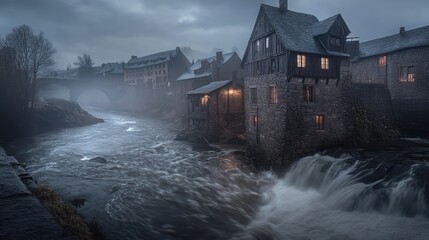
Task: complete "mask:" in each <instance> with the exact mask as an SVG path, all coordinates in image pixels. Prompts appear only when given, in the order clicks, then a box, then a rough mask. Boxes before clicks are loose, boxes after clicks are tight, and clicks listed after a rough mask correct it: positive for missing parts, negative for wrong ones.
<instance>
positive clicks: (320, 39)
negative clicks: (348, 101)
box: [243, 0, 350, 167]
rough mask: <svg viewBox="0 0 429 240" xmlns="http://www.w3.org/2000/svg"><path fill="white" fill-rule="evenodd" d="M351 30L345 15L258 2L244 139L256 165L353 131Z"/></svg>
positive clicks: (248, 61)
mask: <svg viewBox="0 0 429 240" xmlns="http://www.w3.org/2000/svg"><path fill="white" fill-rule="evenodd" d="M349 34H350V30H349V28H348V26H347V24H346V23H345V21H344V19H343V18H342V16H341V15H340V14H338V15H335V16H333V17H330V18H328V19H325V20H323V21H319V20H318V19H317V18H316V17H315V16H313V15H309V14H305V13H299V12H295V11H291V10H289V9H288V1H287V0H280V1H279V7H273V6H268V5H264V4H262V5H261V7H260V10H259V14H258V17H257V19H256V23H255V26H254V29H253V31H252V34H251V37H250V39H249V42H248V45H247V49H246V52H245V55H244V57H243V66H244V69H245V74H246V75H245V80H244V85H245V112H246V113H245V114H246V115H245V121H246V138H247V142H248V147H249V149H252V150H254V151H255V152H256V153H258V154H259V155H260V156H261V157H260V158H258V159H265V162H262V161H261V162H259V164H261V165H270V166H278V167H281V166H287V165H288V164H289V163H290V161H292V160H293V159H294V158H296V157H299V156H301V155H303V154H305V153H307V152H309V151H314V150H318V149H321V148H323V147H327V146H330V145H333V144H338V143H341V142H343V141H344V140H345V139H347V138H348V134H347V130H346V129H347V127H346V120H345V119H346V117H345V116H346V115H347V110H346V107H345V105H344V102H343V101H342V99H343V97H344V96H343V93H344V92H343V84H345V81H346V80H345V78H343V77H342V74H341V65H342V64H345V65H347V64H346V63H347V61H348V59H349V58H348V57H349V55H348V54H347V52H346V38H347V36H348V35H349Z"/></svg>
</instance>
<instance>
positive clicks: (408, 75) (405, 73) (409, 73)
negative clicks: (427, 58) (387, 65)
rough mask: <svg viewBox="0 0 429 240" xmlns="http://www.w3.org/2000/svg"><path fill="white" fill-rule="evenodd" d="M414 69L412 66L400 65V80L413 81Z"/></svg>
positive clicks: (414, 78)
mask: <svg viewBox="0 0 429 240" xmlns="http://www.w3.org/2000/svg"><path fill="white" fill-rule="evenodd" d="M415 81H416V77H415V69H414V67H413V66H409V67H401V69H400V82H411V83H413V82H415Z"/></svg>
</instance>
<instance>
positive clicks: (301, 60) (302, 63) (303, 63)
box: [296, 54, 307, 68]
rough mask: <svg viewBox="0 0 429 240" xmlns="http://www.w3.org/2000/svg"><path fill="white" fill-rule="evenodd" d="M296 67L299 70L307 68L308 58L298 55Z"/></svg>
mask: <svg viewBox="0 0 429 240" xmlns="http://www.w3.org/2000/svg"><path fill="white" fill-rule="evenodd" d="M296 66H297V67H298V68H306V67H307V57H306V55H304V54H297V55H296Z"/></svg>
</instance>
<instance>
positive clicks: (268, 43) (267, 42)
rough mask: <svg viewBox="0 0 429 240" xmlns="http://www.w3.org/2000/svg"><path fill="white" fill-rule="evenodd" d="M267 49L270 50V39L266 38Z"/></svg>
mask: <svg viewBox="0 0 429 240" xmlns="http://www.w3.org/2000/svg"><path fill="white" fill-rule="evenodd" d="M265 48H266V49H268V48H270V37H266V38H265Z"/></svg>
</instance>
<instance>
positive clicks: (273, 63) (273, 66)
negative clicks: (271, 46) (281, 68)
mask: <svg viewBox="0 0 429 240" xmlns="http://www.w3.org/2000/svg"><path fill="white" fill-rule="evenodd" d="M276 71H277V64H276V59H275V58H272V59H271V72H276Z"/></svg>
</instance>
